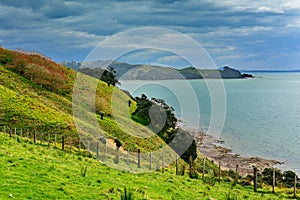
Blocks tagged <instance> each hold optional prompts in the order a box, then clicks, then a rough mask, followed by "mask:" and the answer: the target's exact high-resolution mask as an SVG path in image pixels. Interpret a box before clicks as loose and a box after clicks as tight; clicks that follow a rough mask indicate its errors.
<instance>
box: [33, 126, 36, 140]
mask: <svg viewBox="0 0 300 200" xmlns="http://www.w3.org/2000/svg"><path fill="white" fill-rule="evenodd" d="M33 143H34V144H35V143H36V128H35V129H34V132H33Z"/></svg>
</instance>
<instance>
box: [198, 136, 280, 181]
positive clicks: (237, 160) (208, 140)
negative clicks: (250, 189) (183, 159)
mask: <svg viewBox="0 0 300 200" xmlns="http://www.w3.org/2000/svg"><path fill="white" fill-rule="evenodd" d="M193 134H194V137H195V141H196V143H197V147H198V149H199V150H200V152H201V153H202V154H203V155H204V156H205V157H207V158H208V159H210V160H213V161H214V163H216V164H217V163H219V162H221V169H222V170H235V168H236V165H238V173H239V175H241V176H247V175H252V174H253V166H256V167H257V169H258V172H262V171H263V170H264V169H265V168H271V167H274V166H275V165H278V164H283V162H280V161H276V160H271V159H266V158H261V157H244V156H240V155H238V154H235V153H234V152H233V151H232V149H229V148H225V147H222V146H220V144H223V143H224V141H221V140H217V139H215V138H213V137H212V136H211V135H208V134H205V133H203V132H196V131H193ZM218 144H219V145H218Z"/></svg>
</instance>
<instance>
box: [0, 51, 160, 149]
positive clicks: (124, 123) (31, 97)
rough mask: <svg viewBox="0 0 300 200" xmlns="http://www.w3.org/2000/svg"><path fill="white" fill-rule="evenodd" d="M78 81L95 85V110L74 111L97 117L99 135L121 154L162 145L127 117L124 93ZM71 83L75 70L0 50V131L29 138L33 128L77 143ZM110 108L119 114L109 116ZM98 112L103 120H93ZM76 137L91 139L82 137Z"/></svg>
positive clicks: (38, 57)
mask: <svg viewBox="0 0 300 200" xmlns="http://www.w3.org/2000/svg"><path fill="white" fill-rule="evenodd" d="M80 76H81V77H83V78H85V79H86V80H88V81H96V82H97V84H98V86H97V90H96V94H94V95H95V98H96V100H95V110H91V109H89V108H87V107H86V105H85V102H80V104H78V105H75V106H77V107H80V108H81V109H82V112H83V113H85V114H86V115H88V116H94V115H95V113H96V118H97V121H98V123H99V125H100V127H101V133H102V134H104V135H105V136H107V137H108V138H111V139H113V138H115V137H116V138H118V139H119V140H120V141H121V142H122V144H123V146H124V147H125V148H130V149H131V150H133V151H136V150H137V149H138V148H140V149H141V150H151V149H152V150H155V149H157V148H159V146H160V145H161V144H163V141H162V140H161V139H160V138H159V137H158V136H156V135H155V134H153V133H152V132H151V131H150V130H149V129H147V128H145V127H144V126H142V125H140V124H138V123H136V122H134V121H132V120H131V119H130V117H128V116H130V112H133V111H134V109H135V106H136V103H135V102H132V106H131V108H130V109H129V110H128V106H127V102H128V99H129V97H128V96H127V95H126V94H125V93H123V92H122V91H121V90H119V89H118V88H116V87H112V86H111V87H108V86H107V84H106V83H104V82H102V81H98V80H96V79H93V78H90V77H88V76H85V75H80ZM75 79H76V72H75V71H74V70H71V69H67V68H66V67H64V66H61V65H58V64H56V63H54V62H53V61H51V60H49V59H48V58H45V57H42V56H40V55H37V54H30V53H24V52H17V51H11V50H7V49H3V48H0V123H1V125H6V126H10V127H17V128H23V129H29V131H30V132H32V131H33V130H34V129H35V128H37V130H38V132H43V133H50V134H54V133H56V134H61V135H62V134H64V135H66V136H67V137H72V138H74V139H77V140H79V135H78V133H77V129H76V126H75V125H76V124H75V122H76V121H75V119H74V117H73V113H72V103H74V102H75V101H73V102H72V91H73V86H74V82H75ZM82 87H84V85H83V86H82ZM113 97H114V98H113ZM88 98H90V97H88ZM112 99H113V101H112ZM83 100H84V99H83ZM75 103H76V102H75ZM113 108H114V109H115V110H116V109H117V110H118V112H117V113H112V112H113ZM94 112H95V113H94ZM100 112H105V114H106V115H105V118H104V120H100V116H99V115H98V114H99V113H100ZM112 114H114V115H112ZM112 116H114V117H112ZM116 119H118V120H117V121H116ZM77 123H84V124H85V125H86V126H88V127H89V130H90V131H92V132H95V133H98V132H99V130H98V128H97V127H95V126H94V125H93V124H90V122H89V121H88V120H85V121H82V119H80V120H77ZM130 130H135V131H136V134H139V133H140V134H149V135H154V136H153V137H151V138H149V139H143V138H136V137H133V136H130V135H129V134H128V132H129V131H130ZM81 134H82V135H90V133H88V132H84V131H83V132H82V133H81ZM91 137H92V138H90V139H92V140H97V135H94V136H91Z"/></svg>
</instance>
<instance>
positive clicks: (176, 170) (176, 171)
mask: <svg viewBox="0 0 300 200" xmlns="http://www.w3.org/2000/svg"><path fill="white" fill-rule="evenodd" d="M175 159H176V160H175V174H176V175H177V174H178V155H177V154H176V158H175Z"/></svg>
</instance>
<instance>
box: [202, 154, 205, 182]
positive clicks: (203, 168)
mask: <svg viewBox="0 0 300 200" xmlns="http://www.w3.org/2000/svg"><path fill="white" fill-rule="evenodd" d="M204 174H205V158H203V166H202V180H204V177H205V175H204Z"/></svg>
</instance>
